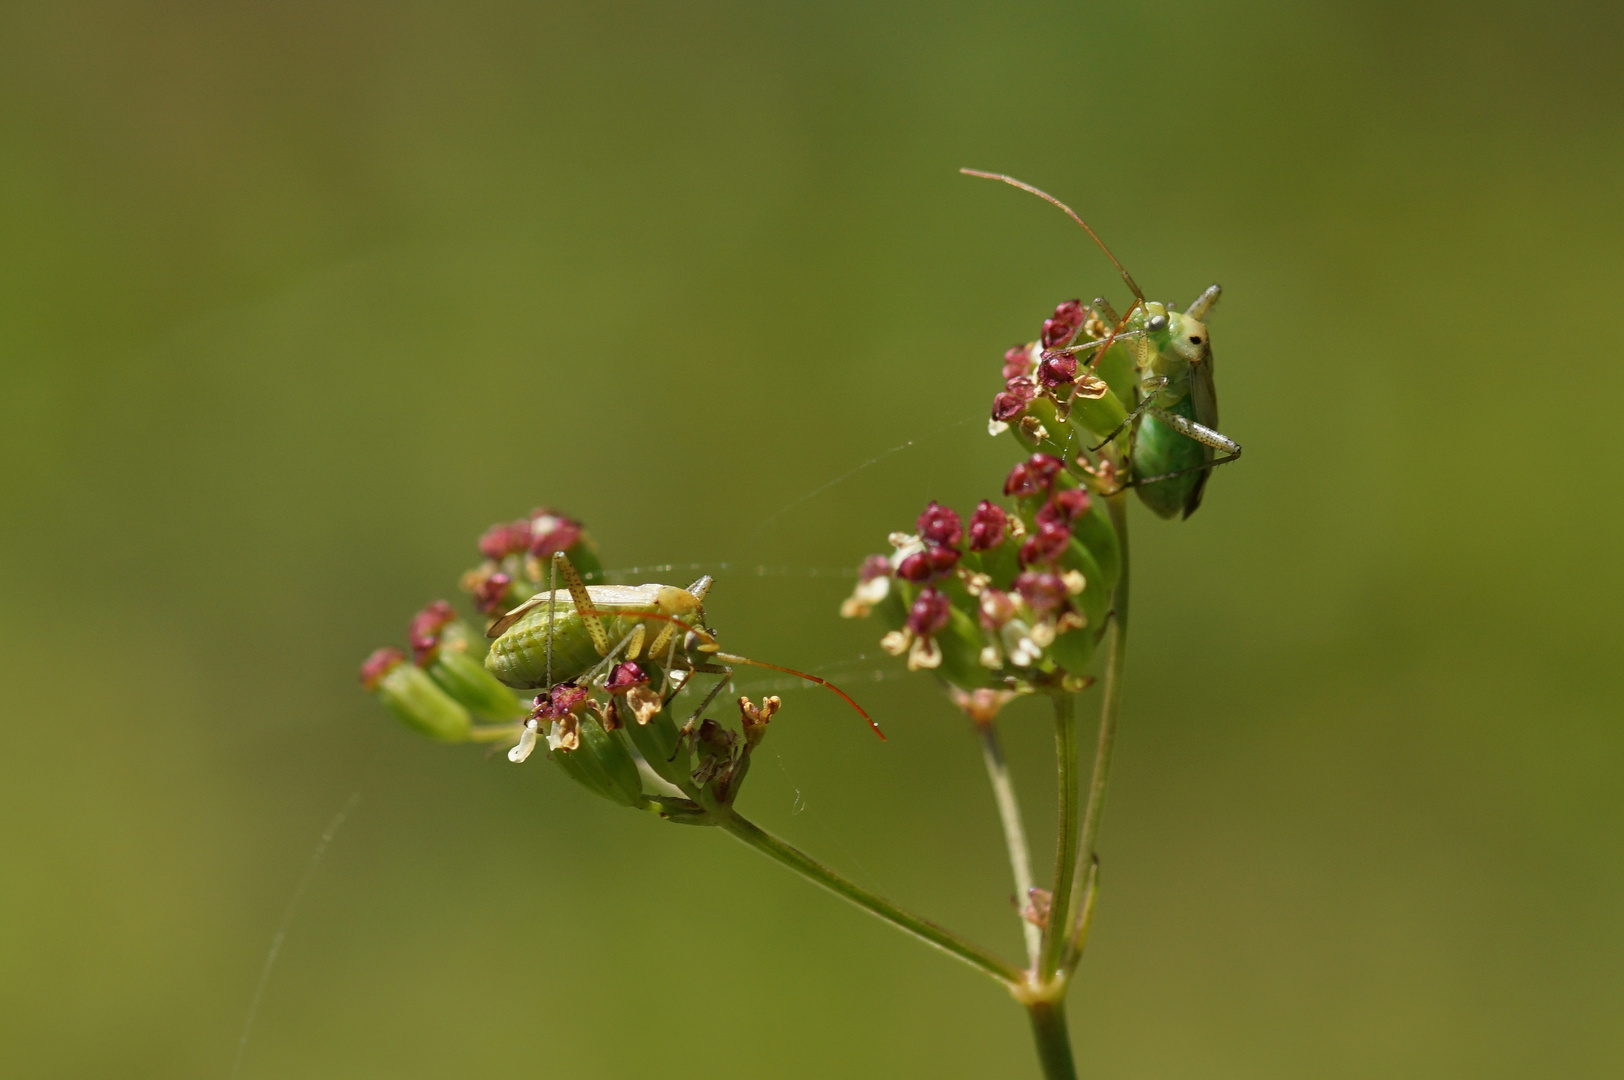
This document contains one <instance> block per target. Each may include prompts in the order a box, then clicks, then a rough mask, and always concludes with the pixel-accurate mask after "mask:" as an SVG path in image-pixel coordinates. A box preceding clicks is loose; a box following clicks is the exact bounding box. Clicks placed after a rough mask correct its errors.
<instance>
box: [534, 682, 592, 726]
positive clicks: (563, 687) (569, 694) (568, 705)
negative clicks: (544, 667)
mask: <svg viewBox="0 0 1624 1080" xmlns="http://www.w3.org/2000/svg"><path fill="white" fill-rule="evenodd" d="M585 704H586V687H584V686H576V685H575V684H574V683H559V684H558V685H557V686H555V687H553V688H552V689H551V690H549V691H548V692H547V693H545V694H537V695H536V701H535V705H536V707H535V708H534V709H532V710H531V712H530V715H531V716H533V717H535V718H536V719H537V720H562V719H564V717H566V716H568V715H570V714H571V713H573V712H579V711H580V709H581V706H583V705H585Z"/></svg>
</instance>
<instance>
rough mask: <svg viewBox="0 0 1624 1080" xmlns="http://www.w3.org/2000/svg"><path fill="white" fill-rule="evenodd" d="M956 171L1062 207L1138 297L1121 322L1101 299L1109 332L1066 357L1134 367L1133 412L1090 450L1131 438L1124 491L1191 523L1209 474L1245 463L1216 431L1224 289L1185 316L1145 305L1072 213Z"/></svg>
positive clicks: (1099, 311) (1098, 312)
mask: <svg viewBox="0 0 1624 1080" xmlns="http://www.w3.org/2000/svg"><path fill="white" fill-rule="evenodd" d="M959 171H960V172H962V173H965V174H966V175H969V176H979V177H982V178H983V179H987V180H1002V181H1003V182H1004V183H1006V184H1009V185H1010V186H1012V187H1017V188H1020V189H1021V190H1022V191H1026V192H1029V193H1031V194H1033V195H1036V196H1037V197H1038V198H1040V199H1043V200H1045V201H1046V202H1049V203H1052V204H1053V205H1055V206H1057V207H1059V208H1060V209H1061V210H1062V211H1064V212H1065V214H1066V216H1068V217H1070V218H1071V219H1072V220H1073V221H1075V222H1076V223H1077V224H1078V225H1081V226H1082V227H1083V231H1084V232H1086V233H1088V235H1089V237H1090V238H1091V239H1092V240H1093V241H1094V243H1096V244H1098V245H1099V248H1100V250H1101V251H1103V252H1105V257H1106V258H1108V259H1110V260H1111V265H1113V266H1115V267H1116V269H1117V273H1119V274H1121V275H1122V280H1123V282H1125V283H1126V284H1127V286H1128V289H1129V291H1130V292H1132V293H1133V296H1134V300H1133V303H1132V304H1131V305H1130V306H1129V308H1128V310H1127V312H1126V313H1125V314H1124V315H1123V316H1122V317H1121V318H1118V317H1117V315H1116V312H1115V311H1113V310H1112V308H1111V305H1110V304H1109V303H1107V302H1106V301H1105V300H1103V299H1096V300H1095V301H1094V304H1093V311H1094V314H1095V316H1096V317H1097V318H1099V319H1101V320H1102V321H1103V322H1104V323H1105V324H1106V325H1107V326H1109V330H1108V331H1107V332H1106V333H1105V335H1104V336H1103V337H1100V338H1097V339H1095V340H1092V341H1088V342H1085V343H1083V344H1081V345H1076V346H1072V347H1070V348H1068V349H1065V350H1061V351H1063V352H1066V353H1069V354H1071V355H1074V356H1075V355H1079V354H1080V353H1082V352H1085V351H1091V352H1092V353H1093V357H1092V358H1091V359H1090V361H1089V367H1090V368H1093V367H1094V366H1095V365H1096V364H1097V363H1098V362H1099V359H1100V358H1101V357H1103V356H1104V355H1105V354H1106V352H1107V351H1108V350H1109V349H1110V348H1111V347H1112V346H1113V345H1121V346H1122V347H1123V348H1124V349H1125V350H1127V352H1128V353H1129V355H1130V356H1131V357H1132V359H1133V364H1134V371H1135V375H1136V378H1137V381H1136V384H1135V387H1134V395H1135V401H1136V403H1135V405H1134V408H1133V410H1132V411H1131V412H1130V413H1128V415H1127V417H1126V419H1124V420H1123V421H1122V422H1121V423H1120V424H1118V425H1117V427H1116V429H1115V430H1113V431H1111V432H1109V433H1105V434H1104V436H1103V438H1102V439H1101V440H1100V442H1099V444H1098V445H1096V446H1093V447H1090V450H1099V449H1101V448H1102V447H1104V446H1106V445H1107V444H1109V443H1110V442H1111V441H1112V440H1114V439H1115V438H1116V437H1117V436H1118V435H1119V434H1121V432H1122V431H1123V430H1124V429H1129V430H1131V432H1132V435H1131V438H1130V449H1129V462H1130V472H1131V477H1130V478H1129V479H1128V480H1126V481H1125V482H1124V485H1123V486H1125V487H1133V488H1136V489H1137V490H1138V492H1139V498H1140V501H1142V502H1143V503H1144V504H1145V505H1146V506H1148V507H1150V509H1151V510H1152V511H1154V512H1155V513H1156V514H1157V515H1159V516H1161V517H1164V518H1170V517H1173V516H1174V515H1175V514H1179V513H1181V512H1182V514H1183V516H1184V517H1189V516H1190V515H1191V514H1193V513H1195V512H1196V510H1197V508H1199V507H1200V506H1201V497H1202V495H1203V493H1204V492H1205V490H1206V486H1207V478H1208V477H1210V476H1211V475H1212V470H1213V469H1215V468H1217V467H1218V466H1219V465H1227V464H1228V463H1229V462H1231V461H1235V460H1237V459H1239V458H1240V456H1241V446H1240V444H1239V443H1237V442H1235V441H1234V440H1233V439H1231V438H1229V437H1228V436H1227V435H1224V434H1222V433H1221V432H1219V431H1218V392H1217V389H1216V388H1215V386H1214V383H1213V359H1212V339H1211V336H1210V335H1209V334H1208V332H1207V325H1206V317H1207V314H1208V312H1210V311H1211V310H1212V307H1213V305H1214V304H1216V303H1217V302H1218V296H1219V293H1220V289H1219V287H1218V286H1217V285H1211V286H1208V287H1207V289H1206V291H1205V292H1203V293H1202V294H1201V295H1200V296H1199V297H1197V298H1196V300H1195V302H1194V303H1193V304H1191V305H1190V306H1189V307H1188V308H1186V309H1185V310H1184V311H1183V312H1179V311H1177V310H1175V308H1174V305H1172V304H1164V303H1158V302H1156V301H1153V300H1146V299H1145V294H1144V292H1143V291H1142V290H1141V289H1140V288H1139V285H1138V283H1137V282H1135V281H1134V280H1133V277H1132V275H1130V274H1129V273H1128V271H1127V270H1126V269H1125V268H1124V267H1123V265H1122V264H1121V263H1120V262H1118V261H1117V257H1116V256H1115V255H1113V254H1112V253H1111V249H1110V248H1108V247H1106V246H1105V241H1103V240H1101V239H1100V238H1099V235H1098V234H1096V233H1095V232H1094V230H1093V229H1092V228H1090V227H1089V224H1088V222H1086V221H1084V220H1083V219H1082V218H1081V217H1080V216H1078V214H1077V212H1076V211H1075V210H1073V209H1072V208H1071V207H1069V206H1067V205H1066V204H1065V203H1063V202H1061V201H1060V200H1059V199H1057V198H1055V197H1054V196H1053V195H1050V194H1049V193H1048V192H1045V191H1041V190H1039V189H1038V188H1035V187H1033V186H1032V185H1031V184H1028V183H1025V182H1023V181H1021V180H1017V179H1015V178H1014V177H1012V176H1005V175H1004V174H1002V173H990V172H981V171H979V170H976V169H960V170H959ZM1215 452H1216V453H1221V454H1222V455H1223V456H1222V457H1218V456H1216V453H1215Z"/></svg>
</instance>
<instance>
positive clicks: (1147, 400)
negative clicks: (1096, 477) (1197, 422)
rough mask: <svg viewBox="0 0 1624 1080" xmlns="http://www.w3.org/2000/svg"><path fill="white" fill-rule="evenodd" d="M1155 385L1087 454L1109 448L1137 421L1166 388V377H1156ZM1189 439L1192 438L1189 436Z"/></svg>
mask: <svg viewBox="0 0 1624 1080" xmlns="http://www.w3.org/2000/svg"><path fill="white" fill-rule="evenodd" d="M1155 384H1156V388H1155V389H1154V390H1151V391H1150V392H1149V393H1146V394H1145V395H1144V400H1142V401H1140V402H1139V404H1138V405H1136V406H1134V410H1133V412H1131V413H1129V414H1128V415H1127V417H1126V419H1124V420H1123V421H1122V423H1120V424H1118V425H1117V426H1116V427H1114V428H1112V429H1111V434H1109V435H1107V436H1106V437H1105V438H1104V439H1101V440H1100V443H1099V445H1098V446H1090V447H1089V448H1088V452H1089V453H1090V454H1092V453H1094V452H1095V451H1097V450H1099V449H1100V448H1101V447H1104V446H1109V445H1110V444H1111V440H1112V439H1115V438H1116V437H1117V436H1118V435H1121V434H1122V432H1123V430H1124V429H1125V428H1126V427H1127V426H1128V425H1129V424H1131V423H1133V422H1134V421H1135V420H1137V419H1139V417H1140V414H1142V413H1143V412H1144V411H1145V410H1146V409H1148V408H1150V407H1151V403H1152V402H1153V401H1155V400H1156V395H1157V394H1159V393H1161V392H1162V389H1163V388H1164V387H1165V386H1167V376H1166V375H1159V376H1157V378H1156V379H1155ZM1141 389H1143V388H1141ZM1158 411H1160V410H1158ZM1191 437H1192V438H1193V437H1194V436H1191Z"/></svg>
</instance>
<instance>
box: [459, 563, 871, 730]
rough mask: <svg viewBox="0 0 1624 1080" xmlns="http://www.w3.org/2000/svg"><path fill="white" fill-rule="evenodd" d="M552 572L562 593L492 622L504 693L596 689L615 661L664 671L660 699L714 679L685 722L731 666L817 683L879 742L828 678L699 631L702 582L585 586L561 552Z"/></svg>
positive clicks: (494, 661)
mask: <svg viewBox="0 0 1624 1080" xmlns="http://www.w3.org/2000/svg"><path fill="white" fill-rule="evenodd" d="M551 570H552V574H553V581H552V582H550V584H554V585H556V583H557V578H558V577H562V578H563V579H564V583H565V586H566V587H565V588H563V589H558V588H552V589H549V590H548V591H546V592H541V593H537V594H536V595H534V596H532V597H531V598H530V599H528V600H526V601H525V602H524V603H522V604H520V605H519V606H518V607H516V608H514V609H513V610H511V611H509V612H508V613H507V614H505V615H503V616H502V617H501V618H499V619H497V620H496V621H495V622H493V623H492V624H491V626H490V628H489V629H488V630H487V631H486V636H487V637H491V638H494V639H495V640H494V641H493V642H492V643H491V648H490V652H489V653H487V654H486V657H485V666H486V668H487V669H488V670H489V671H490V672H491V674H493V675H495V676H496V677H497V678H498V679H499V680H501V681H502V682H503V683H505V684H507V685H508V686H511V687H514V688H517V689H525V690H533V689H546V688H550V687H554V686H557V685H559V684H562V683H576V684H581V685H595V684H598V683H601V682H602V681H603V679H604V678H605V677H606V676H607V674H608V672H609V670H610V668H611V667H612V666H613V665H614V664H615V663H617V662H619V661H621V660H639V659H642V660H644V661H646V662H649V663H652V664H654V665H657V666H658V667H659V668H660V669H661V671H662V673H663V674H662V688H661V692H660V696H661V697H662V698H663V697H664V696H665V687H666V686H667V685H669V684H671V683H676V684H677V685H679V686H680V685H683V684H685V683H686V682H687V680H688V678H690V677H691V676H692V675H694V674H708V675H720V676H722V679H721V680H720V681H719V682H718V683H717V684H716V686H715V687H713V688H712V690H711V692H710V694H709V695H707V696H706V697H705V699H704V700H703V701H702V702H701V703H700V705H699V708H698V709H696V710H695V711H694V716H693V717H690V718H689V719H690V722H691V721H692V720H694V719H697V717H698V715H699V714H700V713H701V712H703V711H704V710H705V708H706V706H708V705H709V704H710V702H711V701H712V700H713V699H714V698H715V696H716V694H717V693H718V692H720V690H721V688H722V687H723V686H725V685H726V684H727V682H728V680H729V679H730V678H731V677H732V675H733V669H732V668H731V667H730V666H729V665H733V664H746V665H749V666H752V667H761V668H768V669H771V670H773V671H781V672H784V673H785V674H787V675H794V676H796V677H797V678H801V679H806V680H807V681H808V682H813V683H817V684H818V685H819V686H824V687H827V688H828V689H829V690H831V691H833V692H834V693H836V694H838V695H840V697H841V698H842V699H844V700H845V702H846V703H847V704H848V705H850V706H851V707H852V708H853V709H856V710H857V713H858V715H859V716H861V717H862V718H863V719H864V720H865V721H867V722H868V725H869V727H871V728H873V729H874V733H875V734H876V735H879V736H880V738H882V739H883V738H885V735H884V733H882V732H881V731H880V727H879V725H878V724H876V723H875V722H874V719H873V718H872V717H871V716H869V715H868V713H867V712H865V711H864V710H863V707H862V706H861V705H858V704H857V702H856V701H855V700H853V699H852V697H851V695H849V694H847V693H846V692H845V691H844V690H842V689H840V688H839V687H838V686H836V685H834V684H833V683H831V682H829V681H828V680H827V679H823V678H820V677H818V676H816V675H809V674H807V673H806V672H804V671H796V670H795V669H794V668H787V667H782V666H780V665H778V664H769V663H767V662H765V661H762V660H752V659H750V658H748V657H744V656H738V655H735V654H733V653H726V652H722V651H721V645H720V644H719V643H718V642H717V640H716V635H715V632H714V631H712V630H711V629H710V628H709V627H708V626H707V625H706V624H705V607H704V599H705V594H706V593H707V592H709V590H710V587H711V584H712V579H711V578H710V577H709V576H708V575H707V576H705V577H701V578H700V579H699V580H698V581H695V582H694V583H693V584H692V585H690V586H688V587H687V588H686V589H683V588H678V587H677V586H675V585H659V584H646V585H587V584H585V583H584V582H583V581H582V580H581V576H580V574H578V573H577V572H576V570H575V567H574V566H573V565H571V563H570V560H569V557H568V556H567V555H565V554H564V553H563V552H562V551H560V552H558V553H556V554H555V555H553V557H552V564H551Z"/></svg>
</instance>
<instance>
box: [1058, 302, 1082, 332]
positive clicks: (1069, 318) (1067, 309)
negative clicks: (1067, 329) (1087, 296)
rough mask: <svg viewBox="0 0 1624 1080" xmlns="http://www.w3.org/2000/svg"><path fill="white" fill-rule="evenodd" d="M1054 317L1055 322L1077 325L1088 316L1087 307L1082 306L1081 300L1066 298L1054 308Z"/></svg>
mask: <svg viewBox="0 0 1624 1080" xmlns="http://www.w3.org/2000/svg"><path fill="white" fill-rule="evenodd" d="M1054 317H1055V321H1056V322H1063V323H1066V324H1067V325H1069V326H1073V327H1077V326H1081V325H1083V320H1084V319H1087V318H1088V309H1087V308H1085V307H1084V306H1083V302H1082V301H1081V300H1067V301H1066V302H1065V303H1063V304H1061V305H1060V306H1059V307H1057V308H1055V309H1054Z"/></svg>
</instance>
